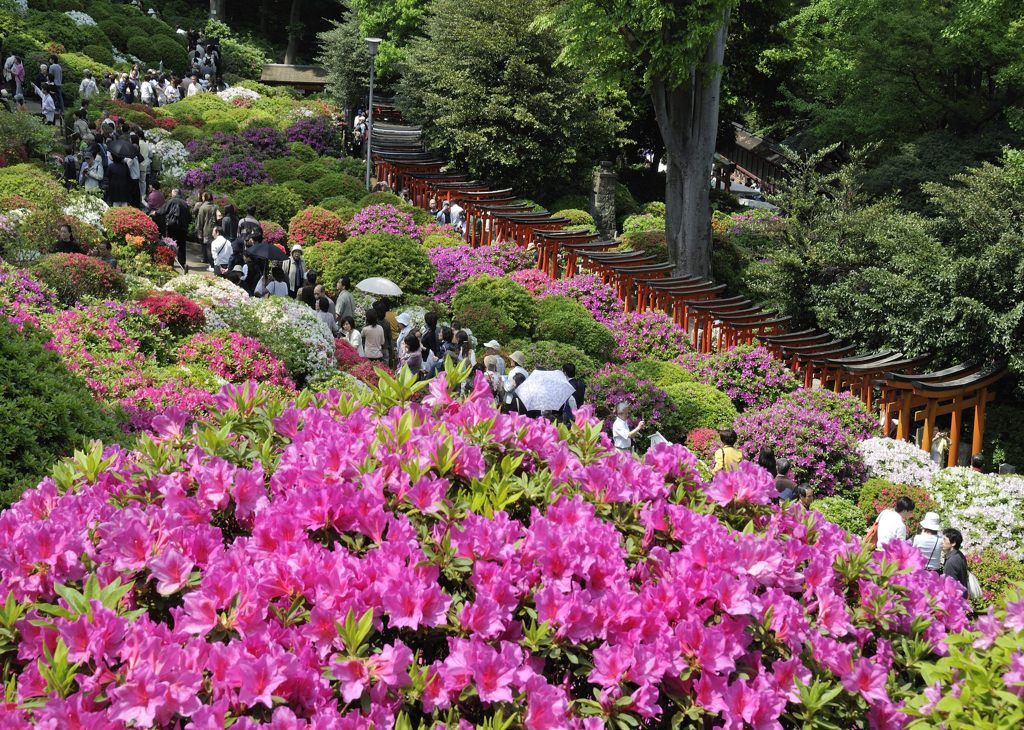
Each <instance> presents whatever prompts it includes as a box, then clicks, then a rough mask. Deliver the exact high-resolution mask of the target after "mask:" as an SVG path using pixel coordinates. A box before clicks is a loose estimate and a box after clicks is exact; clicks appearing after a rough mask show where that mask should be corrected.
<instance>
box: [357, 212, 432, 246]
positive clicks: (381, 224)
mask: <svg viewBox="0 0 1024 730" xmlns="http://www.w3.org/2000/svg"><path fill="white" fill-rule="evenodd" d="M345 230H346V231H348V235H350V236H362V235H363V234H366V233H387V234H390V235H392V236H405V237H407V238H411V239H413V240H415V241H419V240H421V239H420V230H419V227H418V226H417V225H416V222H415V221H414V220H413V218H412V214H411V213H405V212H403V211H401V210H399V209H398V208H396V207H395V206H393V205H387V204H381V205H370V206H367V207H365V208H363V209H362V210H361V211H359V212H358V213H356V214H355V215H354V216H352V220H350V221H349V222H348V223H346V224H345Z"/></svg>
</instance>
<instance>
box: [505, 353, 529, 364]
mask: <svg viewBox="0 0 1024 730" xmlns="http://www.w3.org/2000/svg"><path fill="white" fill-rule="evenodd" d="M508 359H509V360H511V361H512V362H514V363H515V364H516V365H519V366H521V367H524V368H525V367H526V355H524V354H523V351H522V350H516V351H515V352H513V353H512V354H511V355H509V356H508Z"/></svg>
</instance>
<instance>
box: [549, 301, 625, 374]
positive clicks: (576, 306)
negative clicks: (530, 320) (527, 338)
mask: <svg viewBox="0 0 1024 730" xmlns="http://www.w3.org/2000/svg"><path fill="white" fill-rule="evenodd" d="M534 335H535V336H536V337H537V339H540V340H553V341H555V342H564V343H566V344H568V345H573V346H575V347H578V348H579V349H580V350H582V351H583V352H585V353H586V354H587V355H589V356H590V357H592V358H594V359H595V360H597V361H599V362H608V361H609V360H611V359H612V353H613V352H614V351H615V345H616V342H615V335H613V334H612V331H611V330H610V329H608V328H607V327H605V326H604V325H603V324H601V323H600V322H598V321H597V320H596V319H594V315H592V314H591V313H590V311H589V310H588V309H587V308H586V307H584V306H583V305H582V304H580V303H579V302H577V301H575V300H573V299H569V298H568V297H561V296H554V297H545V298H544V299H541V300H540V301H539V302H538V303H537V325H536V327H535V329H534Z"/></svg>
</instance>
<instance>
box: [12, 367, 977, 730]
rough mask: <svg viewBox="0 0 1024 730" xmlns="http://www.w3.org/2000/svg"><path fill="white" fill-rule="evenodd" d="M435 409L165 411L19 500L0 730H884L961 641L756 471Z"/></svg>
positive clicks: (436, 393)
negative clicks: (825, 728)
mask: <svg viewBox="0 0 1024 730" xmlns="http://www.w3.org/2000/svg"><path fill="white" fill-rule="evenodd" d="M451 385H452V386H453V387H454V386H455V385H456V384H455V383H452V384H451ZM424 386H425V384H421V385H419V386H416V387H419V388H423V387H424ZM425 387H426V391H425V397H424V398H423V402H422V404H419V403H412V404H411V405H407V406H405V407H404V408H394V407H393V406H395V405H397V404H398V403H399V402H404V403H407V402H408V395H409V392H408V388H406V387H405V386H401V385H399V386H398V391H402V392H396V391H395V387H394V386H391V390H389V391H388V392H389V393H391V395H390V396H387V395H385V394H384V392H381V393H379V394H378V398H379V401H378V402H377V406H376V408H371V407H368V406H360V405H357V404H354V403H352V402H351V401H348V400H345V401H344V402H339V401H338V400H337V398H338V396H337V394H336V393H335V394H333V395H330V394H328V395H324V396H319V397H318V398H319V399H318V400H314V401H311V402H304V405H302V406H294V405H287V404H283V403H280V402H278V401H274V400H271V399H268V398H267V396H266V394H265V393H263V391H262V390H259V389H257V388H255V387H254V386H245V387H238V388H226V389H225V390H224V391H223V392H222V393H221V394H220V395H219V396H218V397H217V403H216V407H215V409H214V413H213V414H212V419H213V423H212V424H211V425H210V426H209V427H205V426H199V427H198V430H197V431H193V430H192V429H189V428H186V427H185V422H186V417H185V415H184V414H183V413H181V412H180V411H178V410H177V409H174V408H171V409H168V411H167V412H165V413H164V414H163V415H162V416H161V417H159V418H158V419H156V420H155V422H154V424H153V426H154V431H155V433H154V435H153V436H152V437H143V438H142V440H141V443H140V445H139V449H138V450H137V451H126V450H124V449H123V448H120V447H114V448H110V449H107V450H106V451H105V452H104V453H102V454H101V453H99V452H98V451H97V452H95V453H93V454H91V455H89V456H88V457H87V458H84V459H82V460H79V462H76V463H73V464H72V463H68V464H66V465H65V466H63V467H61V468H60V469H59V470H58V472H57V473H56V481H55V480H54V479H50V478H47V479H45V480H44V481H43V482H42V483H41V484H40V485H39V487H38V488H37V489H34V490H30V491H28V492H26V493H25V495H24V496H23V497H22V499H21V500H20V501H19V502H18V503H16V504H15V505H14V506H13V507H12V508H11V509H9V510H8V511H6V512H5V513H3V514H2V515H0V535H2V536H3V538H4V539H3V541H2V543H0V593H2V594H3V595H7V594H8V592H9V593H10V599H9V601H8V604H7V608H6V609H5V615H6V616H8V617H13V618H10V619H7V620H9V621H10V622H11V625H10V626H9V627H8V626H5V629H6V630H7V631H9V636H10V639H9V641H10V642H11V643H10V646H11V648H10V650H9V652H8V653H7V654H6V656H5V661H6V662H8V667H9V670H10V671H9V672H8V676H9V677H10V678H11V683H10V686H9V687H8V693H9V694H8V704H7V705H6V706H5V726H6V727H20V726H26V725H29V724H37V725H40V726H46V727H123V726H125V725H134V726H138V727H166V728H171V727H182V726H184V727H189V728H197V729H198V728H212V727H224V726H225V724H226V723H227V722H231V723H234V724H233V725H232V727H234V728H240V729H242V730H249V729H251V728H255V727H256V726H257V725H259V724H260V723H269V724H270V725H271V726H272V727H276V728H301V727H323V728H327V727H331V728H353V729H359V730H368V729H369V728H371V727H373V728H391V727H396V726H398V727H436V726H438V725H439V724H443V725H444V726H447V727H456V726H457V727H463V728H468V727H471V726H476V727H480V726H483V725H485V723H486V724H487V725H486V726H488V727H493V724H491V723H492V721H494V719H495V718H496V716H497V715H498V713H501V715H502V716H503V717H504V718H506V720H507V721H508V722H511V726H513V727H524V728H527V729H528V730H549V729H550V730H554V729H556V728H559V729H560V728H572V729H575V730H590V729H594V730H596V728H600V727H605V726H607V724H609V723H614V724H615V725H619V726H623V727H639V726H643V727H671V726H674V724H677V723H681V724H682V725H684V726H686V725H689V724H692V723H697V724H698V725H708V726H723V727H729V728H736V729H737V730H739V729H740V728H744V727H748V726H750V727H760V728H768V727H779V726H789V727H792V726H799V725H801V724H802V722H803V721H802V720H801V719H800V718H802V717H804V716H805V713H806V712H807V711H808V707H809V704H808V703H809V699H810V698H811V697H813V696H821V694H822V693H825V694H827V695H828V696H829V697H830V698H831V699H830V700H829V701H828V703H827V704H824V705H821V706H819V707H817V709H816V714H815V717H816V719H817V720H820V721H822V722H828V723H829V724H832V725H838V726H842V727H855V726H858V727H860V726H865V725H867V726H869V727H871V728H901V727H903V726H904V725H905V724H906V722H907V720H908V719H909V718H907V717H906V716H905V715H902V714H901V707H902V706H903V704H904V702H905V701H906V699H907V698H908V696H909V695H910V694H911V692H912V688H913V687H914V685H915V683H917V684H919V680H918V679H917V678H916V677H915V675H914V672H913V667H915V666H916V665H917V664H918V662H919V661H920V659H921V658H924V659H927V658H932V657H935V656H936V655H937V654H939V653H941V652H943V651H944V650H943V648H942V642H943V640H944V639H946V638H947V637H948V636H949V635H950V632H955V631H959V630H961V629H963V628H964V627H965V625H966V619H965V612H966V610H967V606H966V603H965V602H964V600H963V598H962V597H961V594H960V589H959V586H958V585H957V584H956V583H955V582H953V581H952V580H951V579H948V578H944V577H942V576H940V575H937V574H934V573H929V572H926V571H924V570H923V569H922V562H923V559H922V557H921V554H920V552H919V551H917V550H916V549H914V548H912V547H911V546H910V545H909V544H908V543H905V542H902V541H898V540H897V541H893V542H891V543H889V544H888V545H887V546H886V550H885V552H877V553H874V554H871V553H867V552H862V551H861V549H860V547H859V545H858V543H857V541H856V540H855V539H853V538H850V537H848V536H847V535H846V534H845V533H844V531H843V530H841V529H839V528H837V527H836V526H834V525H832V524H830V523H828V522H826V521H825V520H823V519H822V518H821V516H820V515H818V514H816V513H813V512H805V511H802V510H800V509H799V508H798V507H792V508H789V509H787V510H785V511H780V508H779V507H778V506H773V505H772V503H771V497H772V495H773V494H774V492H775V486H774V482H773V481H772V479H771V478H770V477H769V476H768V474H767V473H766V472H764V471H763V470H761V469H759V468H758V467H756V466H753V465H751V464H744V465H743V466H741V468H740V469H739V470H738V471H736V472H729V473H721V474H719V475H717V476H716V477H715V478H714V480H713V481H711V482H706V483H705V482H702V481H701V480H700V478H699V477H698V475H697V473H696V471H695V469H694V465H695V460H694V457H693V456H692V455H691V454H690V453H689V452H688V451H686V449H684V448H683V447H681V446H669V445H662V446H659V447H657V448H655V449H652V450H651V451H650V452H648V454H647V456H646V458H645V460H644V461H642V462H641V461H637V460H635V459H634V458H633V457H631V456H628V455H625V454H622V453H619V452H616V451H615V450H614V449H612V448H611V446H610V443H609V442H608V439H607V437H606V436H604V435H602V434H601V432H600V429H599V428H597V426H596V424H595V423H594V422H592V421H589V420H588V418H587V414H586V412H585V409H583V410H581V412H580V414H578V418H577V423H576V425H575V426H574V427H573V428H572V429H571V430H570V431H569V432H568V440H567V441H566V440H563V438H562V437H561V436H560V435H559V432H558V430H557V429H556V427H555V426H554V425H552V424H550V423H548V422H546V421H543V420H539V419H538V420H533V419H527V418H524V417H521V416H518V415H504V414H499V413H497V412H496V411H495V410H494V407H493V398H492V396H491V393H490V391H489V389H488V388H487V386H486V383H485V382H484V380H483V379H482V378H480V379H478V380H477V381H476V384H475V388H472V389H471V392H470V395H469V396H468V397H467V399H466V400H465V401H464V402H459V401H458V400H456V399H455V398H454V397H453V395H452V388H451V387H449V384H448V383H447V382H446V379H445V377H444V376H441V377H440V378H438V379H437V380H434V381H432V382H431V383H430V384H429V386H425ZM220 429H223V431H222V433H223V435H219V436H218V435H216V434H217V432H218V430H220ZM510 479H513V480H515V484H516V490H517V494H518V497H517V500H518V501H517V502H516V504H515V505H514V507H510V508H508V509H506V507H505V506H504V504H505V502H504V497H503V496H502V495H506V494H507V491H505V490H506V489H507V485H508V483H509V480H510ZM471 498H472V499H473V500H474V502H475V504H476V505H477V509H475V510H472V511H471V510H469V509H468V505H469V503H470V499H471ZM908 667H909V669H908ZM680 703H681V704H680Z"/></svg>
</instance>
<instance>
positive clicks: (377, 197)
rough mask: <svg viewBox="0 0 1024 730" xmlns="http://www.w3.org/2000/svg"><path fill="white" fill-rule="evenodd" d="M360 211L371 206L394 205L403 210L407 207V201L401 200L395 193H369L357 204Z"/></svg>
mask: <svg viewBox="0 0 1024 730" xmlns="http://www.w3.org/2000/svg"><path fill="white" fill-rule="evenodd" d="M356 204H357V205H358V206H359V208H360V209H362V208H368V207H369V206H371V205H393V206H395V207H396V208H401V207H402V206H404V205H405V201H404V200H402V199H401V198H399V197H398V196H397V195H395V194H394V193H384V192H379V193H367V194H366V195H364V196H363V197H361V198H360V199H359V200H358V202H357V203H356Z"/></svg>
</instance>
